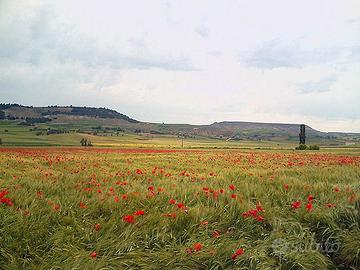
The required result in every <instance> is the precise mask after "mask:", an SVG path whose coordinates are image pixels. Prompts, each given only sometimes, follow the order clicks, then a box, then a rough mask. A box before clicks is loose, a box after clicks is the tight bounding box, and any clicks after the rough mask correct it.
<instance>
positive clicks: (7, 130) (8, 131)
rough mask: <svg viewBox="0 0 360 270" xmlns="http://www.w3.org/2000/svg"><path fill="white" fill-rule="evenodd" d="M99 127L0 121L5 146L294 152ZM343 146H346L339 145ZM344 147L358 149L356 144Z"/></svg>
mask: <svg viewBox="0 0 360 270" xmlns="http://www.w3.org/2000/svg"><path fill="white" fill-rule="evenodd" d="M96 126H98V122H96V121H78V120H77V121H74V122H70V123H67V124H61V123H52V124H47V125H41V124H38V125H36V128H34V127H33V126H23V125H19V122H18V121H0V138H1V139H2V143H3V145H4V146H79V145H80V140H81V139H82V138H86V139H88V140H90V141H91V142H92V143H93V145H94V146H96V147H121V148H133V147H140V148H143V147H146V148H182V146H184V148H238V149H244V148H252V149H255V148H262V149H294V148H295V147H296V145H297V142H296V141H284V140H282V141H255V140H237V141H235V140H230V141H227V140H222V139H211V138H206V137H193V138H185V139H183V140H182V139H181V138H178V137H177V136H174V135H160V134H136V133H133V132H128V131H126V132H117V133H115V132H107V133H106V132H104V133H99V134H98V135H93V134H91V132H90V131H92V130H93V129H94V127H96ZM48 129H58V130H66V131H67V132H68V133H63V134H51V135H44V134H42V135H39V136H38V135H36V133H37V132H38V131H39V130H48ZM309 143H310V144H320V145H322V147H325V148H329V147H330V148H333V147H334V146H333V145H332V143H334V144H336V143H338V142H337V141H336V140H335V141H328V142H326V143H324V142H323V141H319V140H313V141H310V142H309ZM336 147H342V148H344V147H345V146H339V145H337V146H336ZM346 148H348V149H351V148H360V144H359V143H355V144H351V145H349V146H346Z"/></svg>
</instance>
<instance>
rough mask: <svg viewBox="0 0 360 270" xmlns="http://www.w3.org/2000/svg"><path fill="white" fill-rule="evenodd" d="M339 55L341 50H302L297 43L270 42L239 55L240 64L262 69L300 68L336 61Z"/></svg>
mask: <svg viewBox="0 0 360 270" xmlns="http://www.w3.org/2000/svg"><path fill="white" fill-rule="evenodd" d="M341 53H342V49H339V48H332V49H314V50H303V49H301V48H300V46H299V45H298V44H297V43H293V44H286V45H282V44H281V43H280V42H277V41H272V42H269V43H265V44H263V46H261V47H259V48H257V49H255V50H254V51H252V52H248V53H242V54H240V62H243V63H245V64H246V65H247V66H248V67H256V68H262V69H273V68H280V67H295V68H301V67H304V66H308V65H316V64H327V63H330V62H333V61H336V59H337V57H338V56H340V55H341Z"/></svg>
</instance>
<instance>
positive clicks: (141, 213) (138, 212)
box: [134, 210, 145, 216]
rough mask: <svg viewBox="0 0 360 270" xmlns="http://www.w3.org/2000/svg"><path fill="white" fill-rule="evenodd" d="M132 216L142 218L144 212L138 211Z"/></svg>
mask: <svg viewBox="0 0 360 270" xmlns="http://www.w3.org/2000/svg"><path fill="white" fill-rule="evenodd" d="M134 215H135V216H143V215H145V211H143V210H138V211H136V212H135V213H134Z"/></svg>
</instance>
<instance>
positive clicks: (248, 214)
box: [242, 203, 264, 222]
mask: <svg viewBox="0 0 360 270" xmlns="http://www.w3.org/2000/svg"><path fill="white" fill-rule="evenodd" d="M263 211H264V209H263V207H262V206H261V204H260V203H257V205H256V208H255V209H250V210H249V211H246V212H245V213H243V214H242V216H243V217H244V218H249V217H251V218H253V219H255V220H256V221H260V222H261V221H264V217H263V216H262V215H260V214H259V213H260V212H263Z"/></svg>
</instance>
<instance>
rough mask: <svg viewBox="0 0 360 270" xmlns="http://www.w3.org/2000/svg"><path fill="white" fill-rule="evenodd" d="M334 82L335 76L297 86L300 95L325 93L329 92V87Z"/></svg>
mask: <svg viewBox="0 0 360 270" xmlns="http://www.w3.org/2000/svg"><path fill="white" fill-rule="evenodd" d="M335 82H336V77H335V76H330V77H327V78H324V79H321V80H318V81H308V82H304V83H301V84H300V85H299V88H300V93H301V94H309V93H313V92H327V91H330V87H331V85H333V84H334V83H335Z"/></svg>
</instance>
